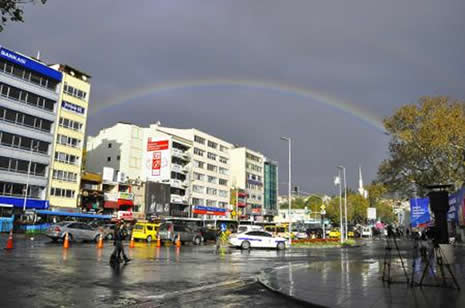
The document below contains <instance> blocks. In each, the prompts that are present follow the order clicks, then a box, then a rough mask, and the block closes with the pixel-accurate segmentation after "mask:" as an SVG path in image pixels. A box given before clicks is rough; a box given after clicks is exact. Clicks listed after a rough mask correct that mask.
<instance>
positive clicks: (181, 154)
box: [171, 148, 190, 160]
mask: <svg viewBox="0 0 465 308" xmlns="http://www.w3.org/2000/svg"><path fill="white" fill-rule="evenodd" d="M171 153H172V155H173V156H175V157H178V158H181V159H184V160H188V159H189V158H190V155H189V153H188V152H183V151H181V150H179V149H175V148H174V149H173V150H172V151H171Z"/></svg>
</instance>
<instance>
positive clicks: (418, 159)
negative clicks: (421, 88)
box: [378, 96, 465, 196]
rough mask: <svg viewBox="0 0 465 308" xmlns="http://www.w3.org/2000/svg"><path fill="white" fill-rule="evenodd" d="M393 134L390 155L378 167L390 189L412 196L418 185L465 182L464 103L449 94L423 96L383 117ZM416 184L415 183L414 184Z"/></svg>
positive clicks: (421, 192)
mask: <svg viewBox="0 0 465 308" xmlns="http://www.w3.org/2000/svg"><path fill="white" fill-rule="evenodd" d="M384 127H385V128H386V131H387V133H388V134H389V135H390V136H391V140H390V142H389V155H390V157H389V158H388V159H386V160H385V161H383V162H382V163H381V165H380V166H379V169H378V180H379V181H380V182H382V183H384V184H385V185H386V187H387V189H388V190H389V191H390V192H398V193H400V194H401V195H403V196H411V194H412V191H413V188H414V187H415V186H416V188H417V189H418V194H419V195H423V194H424V192H425V185H430V184H450V183H452V184H455V185H456V187H459V186H461V185H463V181H464V180H463V179H465V168H464V153H465V104H464V102H462V101H456V100H451V99H450V98H448V97H444V96H441V97H422V98H420V100H419V103H418V104H412V105H406V106H403V107H401V108H400V109H399V110H397V111H396V112H395V113H394V115H393V116H391V117H388V118H386V119H385V120H384ZM414 184H416V185H414Z"/></svg>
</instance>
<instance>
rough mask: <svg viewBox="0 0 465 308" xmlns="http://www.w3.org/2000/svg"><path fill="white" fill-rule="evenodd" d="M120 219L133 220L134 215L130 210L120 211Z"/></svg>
mask: <svg viewBox="0 0 465 308" xmlns="http://www.w3.org/2000/svg"><path fill="white" fill-rule="evenodd" d="M118 219H122V220H133V219H134V216H133V215H132V212H130V211H118Z"/></svg>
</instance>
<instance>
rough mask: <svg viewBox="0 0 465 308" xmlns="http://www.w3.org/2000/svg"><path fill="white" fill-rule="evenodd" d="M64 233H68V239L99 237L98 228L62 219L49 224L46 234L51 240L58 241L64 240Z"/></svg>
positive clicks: (86, 239) (81, 239) (92, 238)
mask: <svg viewBox="0 0 465 308" xmlns="http://www.w3.org/2000/svg"><path fill="white" fill-rule="evenodd" d="M66 233H68V240H69V241H79V240H80V241H98V239H99V237H100V231H99V230H98V229H95V228H93V227H91V226H90V225H89V224H86V223H82V222H76V221H64V222H60V223H58V224H54V225H51V226H50V227H49V228H48V230H47V232H46V235H47V236H48V237H49V238H51V239H52V240H53V241H58V240H60V239H61V240H64V239H65V235H66Z"/></svg>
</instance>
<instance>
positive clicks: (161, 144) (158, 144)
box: [147, 138, 169, 152]
mask: <svg viewBox="0 0 465 308" xmlns="http://www.w3.org/2000/svg"><path fill="white" fill-rule="evenodd" d="M168 147H169V140H160V141H152V138H149V140H148V142H147V152H153V151H162V150H168Z"/></svg>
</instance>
